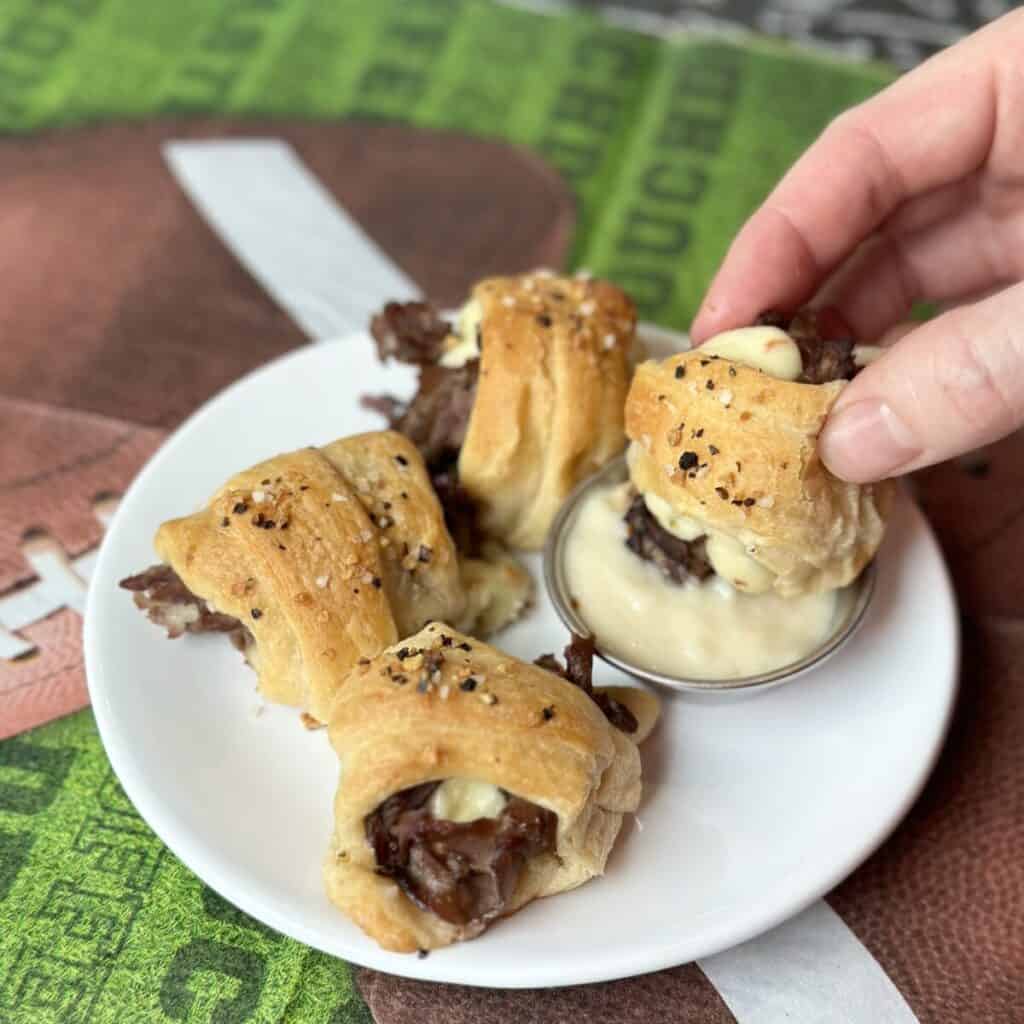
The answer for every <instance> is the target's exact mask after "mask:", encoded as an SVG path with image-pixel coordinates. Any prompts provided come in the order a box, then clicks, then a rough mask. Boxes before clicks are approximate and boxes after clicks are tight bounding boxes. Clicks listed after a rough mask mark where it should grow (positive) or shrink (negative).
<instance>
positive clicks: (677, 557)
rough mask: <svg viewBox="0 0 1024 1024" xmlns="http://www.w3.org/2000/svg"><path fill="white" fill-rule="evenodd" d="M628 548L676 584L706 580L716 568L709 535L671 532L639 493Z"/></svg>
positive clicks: (628, 527) (629, 523)
mask: <svg viewBox="0 0 1024 1024" xmlns="http://www.w3.org/2000/svg"><path fill="white" fill-rule="evenodd" d="M625 518H626V547H628V548H629V550H630V551H632V552H634V554H637V555H639V556H640V557H641V558H643V559H645V560H646V561H648V562H651V563H652V564H653V565H655V566H657V567H658V569H659V570H661V572H662V573H663V574H664V575H665V576H667V577H668V578H669V579H670V580H672V582H673V583H685V582H686V580H688V579H690V578H693V579H697V580H704V579H707V578H708V576H710V575H711V574H712V573H713V572H714V570H713V569H712V568H711V563H710V562H709V561H708V555H707V546H706V538H704V537H698V538H697V539H696V540H682V539H681V538H679V537H677V536H675V534H672V533H669V532H668V530H666V529H665V528H664V527H663V526H662V525H661V523H659V522H658V520H657V519H656V518H655V517H654V515H653V514H652V512H651V510H650V509H649V508H648V507H647V505H646V504H645V503H644V499H643V496H642V495H639V494H638V495H637V496H636V497H635V498H634V499H633V501H632V503H631V504H630V506H629V509H628V511H627V512H626V517H625Z"/></svg>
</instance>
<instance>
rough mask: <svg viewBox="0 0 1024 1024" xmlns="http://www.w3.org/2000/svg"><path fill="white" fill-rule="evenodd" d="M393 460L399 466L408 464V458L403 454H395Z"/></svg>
mask: <svg viewBox="0 0 1024 1024" xmlns="http://www.w3.org/2000/svg"><path fill="white" fill-rule="evenodd" d="M395 462H397V463H398V464H399V465H400V466H408V465H409V460H408V459H407V458H406V457H405V456H404V455H396V456H395Z"/></svg>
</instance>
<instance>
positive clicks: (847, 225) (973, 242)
mask: <svg viewBox="0 0 1024 1024" xmlns="http://www.w3.org/2000/svg"><path fill="white" fill-rule="evenodd" d="M1022 54H1024V10H1018V11H1014V12H1012V13H1010V14H1008V15H1006V16H1004V17H1003V18H1000V19H999V20H998V21H995V22H993V23H992V24H990V25H988V26H986V27H985V28H984V29H982V30H981V31H979V32H977V33H975V34H974V35H972V36H970V37H968V38H967V39H965V40H963V41H962V42H960V43H958V44H957V45H955V46H953V47H951V48H950V49H948V50H946V51H944V52H942V53H940V54H938V55H936V56H935V57H933V58H932V59H931V60H929V61H927V62H926V63H924V64H922V65H921V66H920V67H919V68H917V69H916V70H914V71H912V72H911V73H909V74H908V75H905V76H904V77H903V78H901V79H899V81H897V82H895V83H894V84H893V85H891V86H890V87H889V88H887V89H885V90H884V91H883V92H881V93H879V94H878V95H877V96H875V97H873V98H872V99H870V100H868V101H866V102H865V103H863V104H861V105H860V106H857V107H854V108H852V109H851V110H849V111H847V112H846V113H844V114H842V115H841V116H840V117H838V118H837V119H836V120H835V121H833V122H832V124H831V125H829V127H828V128H827V129H826V130H825V131H824V132H823V134H822V135H821V137H820V138H819V139H818V140H817V142H815V143H814V144H813V145H812V146H811V147H810V149H808V150H807V152H806V153H805V154H804V155H803V156H802V157H801V158H800V159H799V160H798V161H797V162H796V164H794V166H793V167H792V168H791V169H790V170H789V172H788V173H787V174H786V175H785V176H784V177H783V179H782V181H781V182H780V183H779V185H778V186H777V187H776V188H775V190H774V191H773V192H772V193H771V195H770V196H769V197H768V198H767V199H766V200H765V202H764V204H763V205H762V206H761V208H760V209H759V210H758V211H757V212H756V213H755V214H754V215H753V216H752V217H751V218H750V220H748V221H747V223H746V225H745V226H744V227H743V229H742V230H741V231H740V233H739V234H738V235H737V237H736V239H735V241H734V242H733V244H732V246H731V247H730V249H729V252H728V254H727V255H726V258H725V260H724V262H723V263H722V266H721V267H720V269H719V271H718V274H717V275H716V277H715V279H714V281H713V282H712V284H711V287H710V289H709V290H708V293H707V296H706V297H705V299H704V303H703V305H702V307H701V309H700V312H699V313H698V315H697V318H696V320H695V321H694V324H693V328H692V332H691V333H692V335H693V338H694V341H696V342H698V343H699V342H701V341H704V340H706V339H707V338H709V337H710V336H711V335H713V334H717V333H718V332H719V331H723V330H727V329H728V328H732V327H741V326H744V325H746V324H750V323H753V322H754V320H755V318H756V317H757V315H758V314H759V313H761V312H762V311H763V310H766V309H784V310H793V309H795V308H796V307H797V306H800V305H803V304H805V303H807V302H809V301H811V300H813V301H814V304H815V305H817V304H821V303H827V304H829V305H834V306H836V307H837V308H838V309H839V311H840V313H841V314H842V316H843V317H844V318H845V320H846V321H847V323H849V325H850V326H851V328H852V329H853V332H854V334H855V336H856V337H857V338H858V339H859V340H861V341H865V342H867V341H875V340H876V339H878V340H881V343H882V344H889V343H892V342H895V344H893V345H892V348H891V349H889V350H887V351H886V352H885V354H884V355H883V356H882V357H881V358H880V359H879V360H877V361H876V362H875V363H873V364H872V365H871V366H869V367H867V368H866V369H864V370H863V371H862V372H861V373H860V374H858V376H857V377H856V378H855V379H854V380H853V381H852V382H851V383H850V384H849V385H848V386H847V387H846V388H845V389H844V390H843V393H842V394H841V396H840V397H839V400H838V401H837V402H836V405H835V408H834V409H833V411H832V414H831V415H830V417H829V420H828V422H827V423H826V426H825V429H824V431H823V432H822V436H821V441H820V451H821V454H822V457H823V459H824V460H825V463H826V464H827V465H828V466H829V468H830V469H831V470H832V471H833V472H835V473H836V474H837V475H838V476H841V477H843V478H845V479H847V480H852V481H855V482H865V481H869V480H878V479H881V478H884V477H887V476H891V475H894V474H896V473H903V472H907V471H908V470H912V469H916V468H918V467H921V466H927V465H930V464H931V463H933V462H938V461H939V460H941V459H945V458H948V457H950V456H952V455H956V454H958V453H960V452H964V451H967V450H969V449H971V448H974V447H977V446H978V445H981V444H986V443H988V442H990V441H994V440H996V439H998V438H1000V437H1002V436H1004V435H1005V434H1007V433H1009V432H1010V431H1011V430H1013V429H1015V428H1016V427H1018V426H1020V425H1021V424H1022V423H1024V284H1022V283H1021V282H1022V280H1024V60H1022V57H1021V55H1022ZM917 300H929V301H934V302H939V303H943V304H948V305H950V306H951V308H947V310H946V311H945V312H943V313H941V314H940V315H939V316H937V317H935V318H934V319H932V320H930V321H929V322H927V323H924V324H920V325H906V324H901V321H904V320H905V319H906V317H907V315H908V314H909V312H910V308H911V305H912V304H913V303H914V302H915V301H917Z"/></svg>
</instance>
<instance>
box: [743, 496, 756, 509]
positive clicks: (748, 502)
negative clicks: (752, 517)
mask: <svg viewBox="0 0 1024 1024" xmlns="http://www.w3.org/2000/svg"><path fill="white" fill-rule="evenodd" d="M743 504H744V505H746V506H747V508H750V506H751V505H753V504H754V499H753V498H744V499H743Z"/></svg>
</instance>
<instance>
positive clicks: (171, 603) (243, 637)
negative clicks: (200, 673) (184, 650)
mask: <svg viewBox="0 0 1024 1024" xmlns="http://www.w3.org/2000/svg"><path fill="white" fill-rule="evenodd" d="M119 585H120V586H122V587H124V589H125V590H130V591H131V592H132V600H134V602H135V605H136V607H137V608H139V609H141V610H142V611H144V612H145V613H146V615H147V616H148V618H149V620H150V621H151V622H154V623H156V625H158V626H163V627H164V628H165V629H166V630H167V635H168V636H169V637H170V638H171V639H174V638H175V637H179V636H181V634H182V633H228V634H230V638H231V641H232V643H234V644H235V646H236V647H238V649H239V650H244V649H245V646H246V644H247V642H248V639H249V631H248V630H247V629H246V628H245V626H243V625H242V623H241V622H239V621H238V619H236V618H234V617H233V616H231V615H224V614H222V613H221V612H212V611H210V609H209V608H208V607H207V604H206V602H205V601H204V600H203V599H202V598H200V597H196V595H195V594H193V593H192V591H191V590H189V589H188V587H186V586H185V584H184V583H183V582H182V579H181V577H180V576H179V575H178V574H177V573H176V572H175V571H174V570H173V569H172V568H171V567H170V566H169V565H153V566H150V568H148V569H146V571H145V572H140V573H139V574H138V575H136V576H129V577H128V578H127V579H123V580H121V582H120V584H119ZM189 608H194V609H195V614H196V617H195V618H193V619H192V621H191V622H187V623H183V621H182V614H181V610H182V609H186V615H187V609H189Z"/></svg>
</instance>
